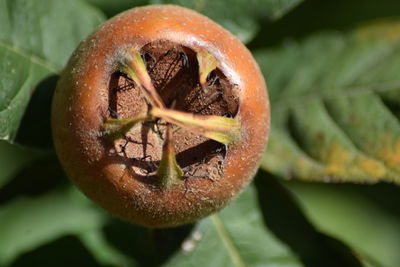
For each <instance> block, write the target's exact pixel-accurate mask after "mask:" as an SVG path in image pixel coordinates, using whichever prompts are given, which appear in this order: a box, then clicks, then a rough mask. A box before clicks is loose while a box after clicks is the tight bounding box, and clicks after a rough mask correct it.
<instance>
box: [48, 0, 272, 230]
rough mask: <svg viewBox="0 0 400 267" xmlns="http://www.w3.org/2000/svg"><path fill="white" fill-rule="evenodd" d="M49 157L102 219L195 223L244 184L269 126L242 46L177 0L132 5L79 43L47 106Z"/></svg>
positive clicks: (260, 87)
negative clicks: (104, 216)
mask: <svg viewBox="0 0 400 267" xmlns="http://www.w3.org/2000/svg"><path fill="white" fill-rule="evenodd" d="M52 128H53V136H54V143H55V148H56V152H57V154H58V156H59V158H60V161H61V163H62V165H63V167H64V169H65V171H66V173H67V175H68V176H69V177H70V178H71V179H72V180H73V182H74V183H75V184H76V185H77V186H78V187H79V188H80V189H81V190H82V191H83V192H84V193H85V194H86V195H87V196H88V197H89V198H91V199H93V200H94V201H95V202H97V203H98V204H99V205H101V206H102V207H104V208H105V209H106V210H108V211H109V212H111V213H112V214H114V215H116V216H118V217H120V218H122V219H124V220H126V221H129V222H132V223H135V224H140V225H144V226H148V227H172V226H178V225H182V224H187V223H191V222H194V221H196V220H198V219H200V218H202V217H205V216H207V215H209V214H211V213H213V212H215V211H218V210H220V209H221V208H223V207H224V206H225V205H227V204H228V203H229V202H230V201H231V200H232V199H233V198H234V197H235V196H237V195H238V193H239V192H240V191H241V190H242V189H243V188H244V187H245V186H246V185H247V184H248V183H249V182H250V181H251V179H252V177H253V176H254V174H255V172H256V170H257V168H258V166H259V162H260V158H261V155H262V152H263V149H264V146H265V143H266V140H267V135H268V130H269V105H268V99H267V92H266V86H265V83H264V80H263V77H262V75H261V73H260V70H259V68H258V66H257V64H256V63H255V61H254V59H253V57H252V56H251V54H250V53H249V51H248V50H247V49H246V47H245V46H244V45H243V44H242V43H241V42H240V41H239V40H238V39H236V38H235V37H234V36H233V35H232V34H230V33H229V32H228V31H226V30H224V29H223V28H222V27H220V26H219V25H217V24H216V23H214V22H213V21H211V20H210V19H208V18H206V17H204V16H202V15H200V14H198V13H196V12H194V11H191V10H189V9H185V8H182V7H178V6H172V5H164V6H149V7H142V8H135V9H132V10H128V11H126V12H123V13H121V14H119V15H118V16H116V17H114V18H112V19H110V20H109V21H107V22H105V23H103V24H102V25H101V26H100V27H99V28H98V29H97V30H96V31H95V32H94V33H93V34H91V35H90V36H89V37H88V38H87V39H86V40H84V41H83V42H82V43H81V44H80V45H79V47H78V48H77V50H76V51H75V52H74V54H73V55H72V57H71V59H70V60H69V63H68V65H67V66H66V68H65V70H64V71H63V73H62V75H61V78H60V80H59V82H58V85H57V89H56V92H55V95H54V99H53V106H52Z"/></svg>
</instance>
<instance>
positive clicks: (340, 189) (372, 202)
mask: <svg viewBox="0 0 400 267" xmlns="http://www.w3.org/2000/svg"><path fill="white" fill-rule="evenodd" d="M285 186H286V187H287V188H288V189H290V190H291V191H292V192H293V193H294V194H295V195H296V197H297V198H298V199H299V200H300V202H301V203H302V204H303V205H302V206H303V207H304V210H305V213H306V214H307V215H308V217H309V218H310V220H311V221H312V222H313V223H315V225H316V227H317V228H318V229H320V230H321V231H324V232H326V233H328V234H330V235H332V236H335V237H337V238H340V239H341V240H343V241H344V242H346V243H347V244H348V245H350V246H351V247H352V248H353V249H355V250H356V251H357V252H358V254H359V256H361V257H362V258H363V259H364V261H365V262H368V263H369V264H370V265H369V266H385V267H397V266H398V265H399V262H400V254H399V253H398V252H399V250H398V248H399V246H400V229H399V223H400V209H399V207H398V203H399V201H400V198H399V196H400V190H399V188H398V187H395V186H394V185H389V184H380V185H374V186H367V185H348V184H347V185H343V184H342V185H341V184H337V185H334V184H314V183H307V184H305V183H293V182H292V183H285Z"/></svg>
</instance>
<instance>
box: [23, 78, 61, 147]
mask: <svg viewBox="0 0 400 267" xmlns="http://www.w3.org/2000/svg"><path fill="white" fill-rule="evenodd" d="M58 78H59V76H58V75H52V76H50V77H47V78H46V79H44V80H43V81H41V82H40V83H39V84H38V86H37V87H36V89H35V90H34V93H33V95H32V97H31V99H30V101H29V104H28V107H27V108H26V110H25V114H24V117H23V118H22V121H21V125H20V127H19V129H18V132H17V137H16V142H17V143H20V144H22V145H26V146H33V147H38V148H45V149H50V148H52V147H53V141H52V134H51V123H50V116H51V115H50V114H51V101H52V98H53V93H54V90H55V88H56V85H57V81H58Z"/></svg>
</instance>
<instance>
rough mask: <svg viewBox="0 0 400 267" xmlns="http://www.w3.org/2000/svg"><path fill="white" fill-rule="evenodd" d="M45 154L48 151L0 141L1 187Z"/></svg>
mask: <svg viewBox="0 0 400 267" xmlns="http://www.w3.org/2000/svg"><path fill="white" fill-rule="evenodd" d="M44 155H46V153H43V152H41V151H37V150H34V149H29V148H24V147H21V146H17V145H12V144H9V143H7V142H5V141H0V188H2V187H3V186H4V185H5V184H7V182H9V181H10V180H11V179H12V178H13V177H14V176H15V175H16V174H17V173H18V172H19V171H20V170H21V169H23V168H24V167H26V166H27V165H28V164H30V163H31V162H33V161H34V160H37V159H39V158H41V157H42V156H44Z"/></svg>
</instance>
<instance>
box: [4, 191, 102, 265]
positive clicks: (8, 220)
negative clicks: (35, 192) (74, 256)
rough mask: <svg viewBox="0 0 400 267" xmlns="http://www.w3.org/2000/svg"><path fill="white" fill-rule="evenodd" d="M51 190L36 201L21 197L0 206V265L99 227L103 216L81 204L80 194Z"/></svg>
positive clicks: (35, 199) (88, 206)
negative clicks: (52, 242) (44, 246)
mask: <svg viewBox="0 0 400 267" xmlns="http://www.w3.org/2000/svg"><path fill="white" fill-rule="evenodd" d="M75 190H76V189H74V190H73V191H71V190H62V191H53V192H49V193H47V194H44V195H42V196H40V197H36V198H20V199H16V200H14V201H11V202H8V203H7V204H5V205H2V206H0V236H1V242H0V264H1V265H7V264H8V263H10V262H11V261H12V260H13V259H15V258H16V257H17V256H18V255H19V254H21V253H23V252H26V251H29V250H31V249H33V248H35V247H37V246H39V245H41V244H45V243H47V242H49V241H52V240H55V239H57V238H58V237H61V236H63V235H68V234H77V233H80V232H84V231H88V230H91V229H93V228H98V227H100V226H101V225H102V224H103V218H102V213H99V212H98V211H97V210H96V209H93V208H91V206H90V205H88V202H86V204H82V203H81V201H86V200H85V199H83V198H82V197H81V196H80V193H78V192H76V191H75Z"/></svg>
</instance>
